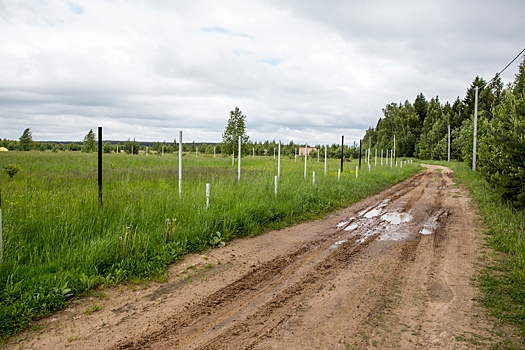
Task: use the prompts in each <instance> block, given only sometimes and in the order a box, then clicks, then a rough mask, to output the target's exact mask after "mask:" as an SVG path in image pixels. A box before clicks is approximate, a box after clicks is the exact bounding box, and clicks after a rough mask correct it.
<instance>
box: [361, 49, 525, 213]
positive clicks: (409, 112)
mask: <svg viewBox="0 0 525 350" xmlns="http://www.w3.org/2000/svg"><path fill="white" fill-rule="evenodd" d="M476 88H477V89H478V106H477V107H478V109H477V117H478V120H477V147H476V169H477V170H479V171H480V172H481V173H482V174H483V176H484V177H485V178H486V179H487V181H488V182H489V183H490V184H491V185H492V186H494V187H495V188H496V189H498V191H500V192H501V196H502V197H503V198H504V199H506V200H509V201H510V202H511V203H513V204H514V205H515V206H517V207H520V208H523V207H525V169H524V165H525V56H524V59H523V61H522V62H521V64H520V65H519V68H518V73H517V74H516V75H515V79H514V81H513V82H510V83H508V84H506V85H505V84H504V83H503V82H502V80H501V77H500V76H499V75H498V74H496V76H495V77H494V78H493V79H491V80H489V81H485V80H484V79H483V78H481V77H479V76H478V77H476V78H475V79H474V81H473V82H472V83H471V85H470V86H469V87H468V89H467V90H466V94H465V96H464V97H463V99H460V97H457V99H456V100H455V101H454V102H452V103H451V102H448V101H447V102H445V103H443V102H441V101H440V100H439V97H438V96H436V97H432V98H431V99H430V100H427V98H426V97H425V95H424V94H423V93H420V94H419V95H417V96H416V98H415V100H414V102H412V103H411V102H410V101H409V100H406V101H405V102H404V103H401V102H400V103H395V102H393V103H390V104H388V105H387V106H386V107H385V108H383V117H382V118H380V119H379V121H378V122H377V125H376V127H375V128H372V127H371V128H369V129H368V130H366V134H365V136H364V138H363V144H364V145H366V146H367V147H370V148H371V149H374V148H376V149H392V147H393V142H394V135H395V138H396V151H397V156H398V157H415V158H419V159H421V160H447V159H448V137H449V136H448V129H449V126H450V140H451V142H450V158H451V159H452V160H457V161H463V162H465V163H467V164H472V159H473V136H474V134H473V133H474V111H475V99H476V97H475V95H476Z"/></svg>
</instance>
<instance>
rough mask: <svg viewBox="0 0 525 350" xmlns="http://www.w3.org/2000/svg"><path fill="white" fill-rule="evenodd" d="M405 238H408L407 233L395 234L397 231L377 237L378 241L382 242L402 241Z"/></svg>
mask: <svg viewBox="0 0 525 350" xmlns="http://www.w3.org/2000/svg"><path fill="white" fill-rule="evenodd" d="M407 238H408V233H407V232H397V231H394V232H390V231H387V232H384V233H383V234H381V235H380V236H379V240H383V241H402V240H404V239H407Z"/></svg>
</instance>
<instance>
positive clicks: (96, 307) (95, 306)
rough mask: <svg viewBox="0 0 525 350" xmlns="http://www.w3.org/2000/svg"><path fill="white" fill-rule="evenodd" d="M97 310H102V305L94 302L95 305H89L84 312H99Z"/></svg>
mask: <svg viewBox="0 0 525 350" xmlns="http://www.w3.org/2000/svg"><path fill="white" fill-rule="evenodd" d="M97 311H100V306H99V305H97V304H93V305H91V306H90V307H88V308H87V309H86V311H84V313H85V314H86V315H91V314H92V313H94V312H97Z"/></svg>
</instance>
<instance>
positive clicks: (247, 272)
mask: <svg viewBox="0 0 525 350" xmlns="http://www.w3.org/2000/svg"><path fill="white" fill-rule="evenodd" d="M481 230H482V228H481V227H480V225H479V223H478V218H477V216H476V213H475V211H474V209H473V208H472V204H471V202H470V199H469V198H468V196H467V195H466V193H465V191H464V190H462V189H461V188H459V187H457V186H456V185H455V184H454V182H453V177H452V175H451V171H450V170H449V169H447V168H444V167H439V166H427V170H425V171H424V172H422V173H420V174H419V175H416V176H415V177H413V178H411V179H409V180H407V181H405V182H403V183H401V184H398V185H396V186H393V187H391V188H389V189H388V190H386V191H384V192H382V193H381V194H379V195H376V196H373V197H371V198H369V199H367V200H365V201H362V202H359V203H357V204H355V205H353V206H351V207H349V208H346V209H344V210H340V211H338V212H337V213H335V214H333V215H331V216H330V217H328V218H325V219H322V220H317V221H313V222H306V223H303V224H300V225H297V226H294V227H290V228H287V229H283V230H279V231H272V232H268V233H266V234H262V235H259V236H257V237H253V238H246V239H240V240H236V241H233V242H231V243H228V244H227V245H226V246H225V247H222V248H218V249H213V250H210V251H209V252H207V253H206V254H205V255H202V254H196V255H192V256H188V257H186V258H185V259H184V260H183V261H182V262H180V263H177V264H174V265H173V266H171V267H170V269H169V277H168V281H167V282H165V283H158V282H150V283H148V284H144V285H120V286H116V287H112V288H106V289H103V290H100V291H99V292H94V293H93V294H92V296H91V297H89V298H84V299H82V300H77V301H75V302H73V303H72V304H71V305H70V307H69V308H68V309H66V310H64V311H62V312H59V313H57V314H55V315H53V316H52V317H50V318H48V319H45V320H41V321H40V322H39V323H38V327H37V328H36V329H34V330H31V331H27V332H25V333H23V334H21V335H19V336H17V337H15V338H13V339H11V340H10V341H9V342H8V343H6V344H5V345H4V347H5V348H6V349H34V348H37V349H39V350H42V349H66V348H69V349H87V348H91V349H365V348H374V349H377V348H379V349H385V348H400V349H472V348H476V347H479V348H486V347H487V346H488V345H489V344H491V343H492V342H493V341H495V339H494V335H493V332H492V331H491V330H492V329H493V324H492V323H491V322H490V321H489V320H487V319H486V318H485V316H484V310H483V309H482V308H481V307H480V306H479V305H478V304H477V303H476V301H475V299H476V296H477V290H476V288H475V287H474V286H473V285H472V282H471V279H472V278H473V277H474V276H475V275H476V270H477V264H478V263H479V261H478V259H479V258H480V257H481V256H482V247H483V239H482V234H481Z"/></svg>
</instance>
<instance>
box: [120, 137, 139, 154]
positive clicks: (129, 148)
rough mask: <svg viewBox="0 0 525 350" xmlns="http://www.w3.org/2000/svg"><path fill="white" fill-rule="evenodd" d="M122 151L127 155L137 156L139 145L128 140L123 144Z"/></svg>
mask: <svg viewBox="0 0 525 350" xmlns="http://www.w3.org/2000/svg"><path fill="white" fill-rule="evenodd" d="M122 149H123V150H124V151H126V153H128V154H139V144H138V143H137V142H136V141H135V139H133V141H131V140H130V139H128V140H127V141H126V142H124V146H123V147H122Z"/></svg>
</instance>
